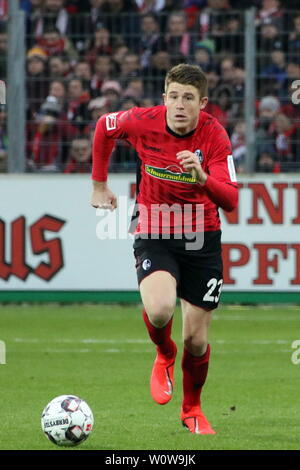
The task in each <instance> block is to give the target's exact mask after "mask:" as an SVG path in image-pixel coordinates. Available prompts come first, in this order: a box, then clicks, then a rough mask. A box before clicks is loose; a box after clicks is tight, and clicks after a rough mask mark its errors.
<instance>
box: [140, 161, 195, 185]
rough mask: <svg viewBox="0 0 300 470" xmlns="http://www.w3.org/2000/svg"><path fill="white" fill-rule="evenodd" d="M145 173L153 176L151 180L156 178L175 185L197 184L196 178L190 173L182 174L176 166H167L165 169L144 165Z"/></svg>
mask: <svg viewBox="0 0 300 470" xmlns="http://www.w3.org/2000/svg"><path fill="white" fill-rule="evenodd" d="M145 171H146V173H148V175H151V176H153V178H158V179H161V180H168V181H174V182H175V183H187V184H194V183H197V180H196V178H194V177H193V176H192V175H191V173H185V172H183V171H182V169H181V168H180V167H179V166H177V165H169V166H167V167H166V168H158V167H155V166H151V165H145Z"/></svg>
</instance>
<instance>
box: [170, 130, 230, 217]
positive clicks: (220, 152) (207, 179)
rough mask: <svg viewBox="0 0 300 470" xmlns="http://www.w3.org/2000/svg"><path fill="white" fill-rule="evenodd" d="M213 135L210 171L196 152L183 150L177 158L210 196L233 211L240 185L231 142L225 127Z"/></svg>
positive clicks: (227, 209)
mask: <svg viewBox="0 0 300 470" xmlns="http://www.w3.org/2000/svg"><path fill="white" fill-rule="evenodd" d="M214 134H215V135H213V136H212V137H211V139H212V145H211V152H210V155H209V163H208V171H207V172H205V171H204V170H203V168H202V166H201V163H200V161H199V158H198V157H197V155H195V154H194V153H192V152H190V151H188V150H183V151H181V152H179V153H178V154H177V159H178V160H179V161H180V163H181V164H182V166H183V168H184V169H185V170H187V171H189V172H190V173H192V175H193V176H194V177H195V179H196V180H197V181H198V183H199V185H200V186H201V187H202V188H203V189H204V190H205V192H206V193H207V195H208V196H209V198H210V199H211V200H212V201H213V202H214V203H215V204H216V205H217V206H219V207H221V208H222V209H224V210H225V211H232V210H233V209H235V207H236V206H237V203H238V185H237V180H236V173H235V168H234V162H233V157H232V154H231V144H230V140H229V137H228V135H227V133H226V131H225V129H224V128H222V127H221V126H220V128H219V130H218V133H214Z"/></svg>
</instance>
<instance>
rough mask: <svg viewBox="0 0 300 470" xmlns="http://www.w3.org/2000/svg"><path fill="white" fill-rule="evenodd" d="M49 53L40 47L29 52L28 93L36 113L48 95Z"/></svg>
mask: <svg viewBox="0 0 300 470" xmlns="http://www.w3.org/2000/svg"><path fill="white" fill-rule="evenodd" d="M47 92H48V79H47V55H46V53H45V52H44V51H43V49H41V48H40V47H33V48H31V49H29V51H28V52H27V77H26V95H27V103H28V106H29V109H30V110H31V113H35V112H36V111H37V110H38V109H39V108H40V106H41V104H42V102H43V101H44V99H45V98H46V96H47Z"/></svg>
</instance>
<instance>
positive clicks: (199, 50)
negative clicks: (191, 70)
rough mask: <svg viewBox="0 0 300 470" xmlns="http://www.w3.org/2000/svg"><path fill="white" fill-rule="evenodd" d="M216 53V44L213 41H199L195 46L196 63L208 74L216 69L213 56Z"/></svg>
mask: <svg viewBox="0 0 300 470" xmlns="http://www.w3.org/2000/svg"><path fill="white" fill-rule="evenodd" d="M214 53H215V43H214V41H212V40H211V39H204V40H203V41H198V42H197V43H196V45H195V52H194V61H193V63H194V64H195V65H199V67H201V68H202V70H203V71H204V72H205V73H207V72H209V71H210V70H212V69H213V68H215V64H214V60H213V55H214Z"/></svg>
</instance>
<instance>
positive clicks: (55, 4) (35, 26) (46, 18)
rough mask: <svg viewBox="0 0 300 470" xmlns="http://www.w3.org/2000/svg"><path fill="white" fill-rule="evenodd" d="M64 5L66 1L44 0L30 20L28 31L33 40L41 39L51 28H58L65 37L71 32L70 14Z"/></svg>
mask: <svg viewBox="0 0 300 470" xmlns="http://www.w3.org/2000/svg"><path fill="white" fill-rule="evenodd" d="M64 5H65V0H44V3H43V5H41V7H38V8H37V9H36V11H35V14H34V15H32V16H30V18H29V24H28V29H29V35H30V36H31V38H32V40H34V41H36V40H37V39H38V38H40V37H41V36H42V35H43V33H44V31H45V28H47V27H49V26H50V27H55V28H57V29H58V30H59V32H60V34H61V35H63V36H65V35H67V34H68V33H69V32H70V28H69V14H68V12H67V10H66V9H65V8H64Z"/></svg>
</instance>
